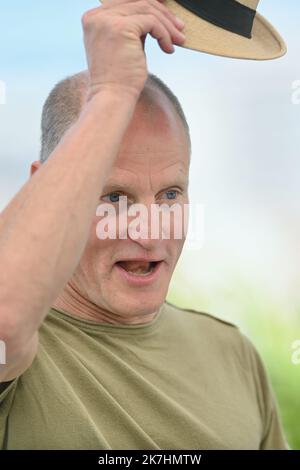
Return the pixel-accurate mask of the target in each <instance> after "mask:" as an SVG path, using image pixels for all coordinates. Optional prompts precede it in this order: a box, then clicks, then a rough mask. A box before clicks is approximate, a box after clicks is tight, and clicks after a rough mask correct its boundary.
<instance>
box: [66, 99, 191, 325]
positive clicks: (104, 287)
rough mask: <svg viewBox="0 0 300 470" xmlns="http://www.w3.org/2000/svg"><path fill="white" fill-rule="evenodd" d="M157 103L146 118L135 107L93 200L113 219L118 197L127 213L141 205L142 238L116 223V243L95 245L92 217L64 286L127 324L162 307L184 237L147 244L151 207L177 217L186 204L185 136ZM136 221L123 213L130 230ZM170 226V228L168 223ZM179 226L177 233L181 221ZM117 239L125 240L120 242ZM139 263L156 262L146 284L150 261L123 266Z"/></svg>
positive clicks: (140, 108)
mask: <svg viewBox="0 0 300 470" xmlns="http://www.w3.org/2000/svg"><path fill="white" fill-rule="evenodd" d="M160 102H161V104H157V108H156V109H155V111H152V112H151V113H149V112H148V113H146V112H145V108H144V106H143V104H142V103H138V105H137V107H136V110H135V114H134V117H133V120H132V122H131V124H130V126H129V128H128V129H127V133H126V134H125V138H124V139H123V143H122V146H121V149H120V152H119V154H118V157H117V159H116V160H115V162H114V165H113V167H112V170H111V173H110V175H109V177H108V180H107V182H106V184H105V188H104V190H103V191H102V194H99V204H104V203H105V204H110V206H111V207H112V208H114V209H115V210H116V214H117V215H118V213H119V198H120V197H121V196H126V197H127V208H129V207H130V206H131V205H132V204H137V203H139V204H143V205H144V206H145V209H147V213H148V215H149V217H148V220H149V223H148V225H143V228H144V229H145V227H147V228H148V229H149V232H148V236H147V238H142V236H140V237H139V238H137V237H136V236H135V237H133V236H132V234H130V232H129V231H128V230H126V229H125V230H124V224H123V226H122V224H121V226H120V227H119V226H118V225H117V237H116V238H107V239H106V240H103V239H102V240H101V239H99V237H98V235H97V227H99V225H98V224H99V222H100V221H101V220H103V217H101V216H100V217H99V216H97V215H96V213H95V217H94V219H93V222H92V225H91V229H90V234H89V239H88V242H87V245H86V248H85V251H84V253H83V256H82V258H81V260H80V263H79V265H78V267H77V269H76V271H75V272H74V274H73V276H72V278H71V279H70V281H69V284H70V286H71V287H72V288H73V289H75V290H76V292H77V293H78V294H80V295H81V296H83V297H84V298H85V299H87V300H88V301H89V302H92V303H93V304H94V305H95V306H97V307H99V308H100V309H104V310H105V311H107V312H113V313H114V314H115V315H117V316H121V317H123V318H125V317H126V318H127V319H130V317H134V316H136V315H138V316H140V315H144V314H145V315H147V314H150V313H153V312H155V311H157V310H158V309H159V308H160V306H161V304H162V303H163V302H164V300H165V298H166V295H167V291H168V287H169V283H170V280H171V277H172V273H173V271H174V268H175V266H176V263H177V261H178V258H179V256H180V253H181V251H182V248H183V244H184V240H185V236H184V233H183V235H182V237H181V238H180V239H175V238H174V229H173V225H172V224H171V227H170V235H171V236H170V237H169V238H168V239H162V231H160V232H159V238H157V237H156V238H153V237H151V222H152V223H153V220H152V218H151V205H152V204H154V205H155V204H156V205H157V206H161V204H167V205H168V206H171V205H172V204H174V203H177V204H179V205H180V206H181V207H182V212H183V207H184V204H187V203H188V171H189V148H188V143H187V137H186V135H185V132H184V128H183V125H182V123H181V122H180V120H179V118H178V117H177V115H176V114H175V113H174V111H173V109H172V108H171V106H170V105H169V104H168V102H167V103H166V102H165V98H162V99H160ZM100 132H101V130H100ZM137 215H138V214H137ZM137 215H136V216H135V217H132V216H128V214H127V213H126V221H127V225H128V226H129V225H130V223H131V222H132V221H133V220H134V219H135V220H136V219H137ZM106 218H107V216H106ZM177 219H178V217H177ZM106 220H107V219H106ZM123 220H124V219H123ZM143 220H144V221H145V220H146V219H143ZM170 220H171V222H172V221H174V217H171V219H170ZM177 221H178V220H177ZM180 225H182V226H183V218H180ZM139 228H140V226H139V227H137V231H138V229H139ZM121 232H122V236H123V237H124V233H125V235H126V238H125V239H120V238H119V237H120V233H121ZM143 258H144V259H145V258H146V260H159V262H158V263H156V265H155V268H154V270H155V272H152V273H151V274H150V275H149V277H148V278H147V275H144V276H142V275H141V274H139V273H140V272H141V271H143V270H145V271H147V269H148V266H149V265H148V262H145V261H144V262H142V263H141V264H140V261H139V262H137V264H135V265H132V264H130V263H128V262H127V261H128V260H131V261H132V260H133V259H138V260H141V259H143ZM139 265H140V266H139ZM129 271H132V274H130V272H129Z"/></svg>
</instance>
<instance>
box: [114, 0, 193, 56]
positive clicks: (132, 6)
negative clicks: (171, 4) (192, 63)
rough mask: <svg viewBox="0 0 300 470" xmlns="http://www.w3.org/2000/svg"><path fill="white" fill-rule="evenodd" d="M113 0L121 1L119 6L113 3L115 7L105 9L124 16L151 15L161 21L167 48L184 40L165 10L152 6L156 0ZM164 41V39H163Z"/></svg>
mask: <svg viewBox="0 0 300 470" xmlns="http://www.w3.org/2000/svg"><path fill="white" fill-rule="evenodd" d="M113 1H119V2H122V4H121V3H120V4H119V6H116V5H115V8H113V9H111V10H107V11H109V12H110V13H120V14H122V15H124V16H131V17H132V16H133V15H134V14H140V15H141V16H142V15H146V14H148V15H153V16H155V17H156V18H157V21H158V22H161V23H162V24H163V25H164V26H165V29H166V30H167V31H168V32H169V37H170V39H169V42H170V44H169V47H168V49H170V48H171V49H172V51H173V50H174V48H173V47H171V45H172V43H173V42H174V44H177V45H182V43H183V42H184V40H185V36H184V35H182V33H181V32H180V31H179V30H178V28H177V27H176V26H175V25H174V23H172V21H171V20H170V19H169V18H167V17H166V11H165V10H166V9H165V10H160V9H157V8H156V6H155V7H153V6H152V5H153V3H154V4H157V3H158V0H136V1H131V2H128V0H126V5H125V4H124V0H113ZM164 43H165V40H164Z"/></svg>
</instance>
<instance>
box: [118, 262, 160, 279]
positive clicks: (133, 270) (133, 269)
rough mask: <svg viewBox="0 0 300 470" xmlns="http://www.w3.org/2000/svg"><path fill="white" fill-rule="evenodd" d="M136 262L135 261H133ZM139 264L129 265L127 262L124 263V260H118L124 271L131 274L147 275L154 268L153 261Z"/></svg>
mask: <svg viewBox="0 0 300 470" xmlns="http://www.w3.org/2000/svg"><path fill="white" fill-rule="evenodd" d="M135 264H137V263H135ZM139 264H140V265H139V266H138V265H136V266H135V265H134V263H133V265H132V266H130V265H129V263H126V262H120V265H121V266H122V268H123V269H125V271H127V272H128V273H130V274H132V275H133V276H149V274H150V273H151V272H152V271H153V269H154V266H155V263H152V262H151V263H147V264H144V266H142V265H141V263H139Z"/></svg>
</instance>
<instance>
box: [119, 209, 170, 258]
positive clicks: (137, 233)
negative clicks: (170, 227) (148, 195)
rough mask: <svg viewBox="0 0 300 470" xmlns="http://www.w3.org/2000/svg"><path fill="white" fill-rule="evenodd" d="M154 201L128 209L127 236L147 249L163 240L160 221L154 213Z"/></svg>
mask: <svg viewBox="0 0 300 470" xmlns="http://www.w3.org/2000/svg"><path fill="white" fill-rule="evenodd" d="M152 204H153V202H152V201H151V202H148V203H145V202H144V203H140V204H135V205H134V207H130V208H129V209H128V228H127V236H128V238H129V239H130V240H132V241H135V242H136V243H138V244H139V245H140V246H142V247H143V248H144V249H146V250H149V251H150V250H152V249H153V248H154V247H155V246H157V244H158V243H160V242H161V238H162V237H161V234H160V231H159V221H157V219H156V218H155V217H153V216H152V215H153V214H152V210H153V206H152Z"/></svg>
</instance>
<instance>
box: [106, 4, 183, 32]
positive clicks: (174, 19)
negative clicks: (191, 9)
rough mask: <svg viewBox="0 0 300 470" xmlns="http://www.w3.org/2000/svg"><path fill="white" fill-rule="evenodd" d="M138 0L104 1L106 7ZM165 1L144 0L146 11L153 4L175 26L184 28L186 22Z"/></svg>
mask: <svg viewBox="0 0 300 470" xmlns="http://www.w3.org/2000/svg"><path fill="white" fill-rule="evenodd" d="M137 2H139V3H141V1H140V0H103V1H102V3H103V5H104V7H106V8H112V7H115V6H119V5H126V4H129V3H137ZM164 2H165V0H144V1H143V2H142V3H143V4H144V7H145V13H146V8H147V6H149V5H151V6H153V7H154V8H155V9H156V10H158V11H161V12H162V13H164V14H165V15H166V16H167V17H168V18H169V19H170V21H172V22H173V23H174V24H175V26H176V27H177V28H178V29H183V27H184V22H183V21H182V20H181V19H180V18H178V17H177V16H176V15H175V13H173V12H172V11H171V10H170V9H169V8H167V7H166V6H165V5H164Z"/></svg>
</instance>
